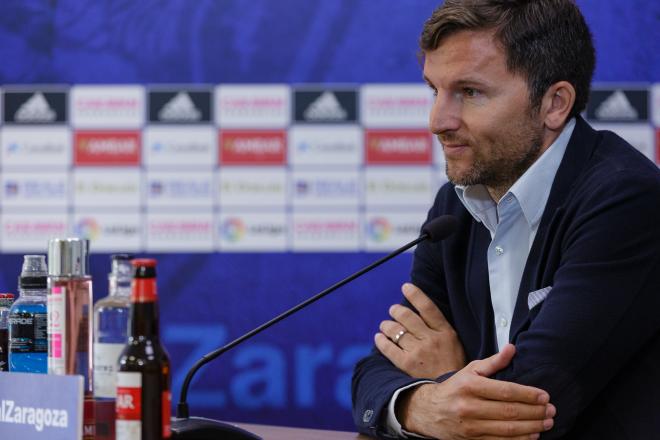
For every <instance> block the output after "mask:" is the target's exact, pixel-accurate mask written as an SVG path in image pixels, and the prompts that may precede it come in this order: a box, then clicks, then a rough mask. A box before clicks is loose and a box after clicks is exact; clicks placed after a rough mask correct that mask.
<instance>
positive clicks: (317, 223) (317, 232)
mask: <svg viewBox="0 0 660 440" xmlns="http://www.w3.org/2000/svg"><path fill="white" fill-rule="evenodd" d="M292 237H293V250H294V251H310V252H324V251H335V252H340V251H342V252H343V251H357V250H358V249H359V243H360V220H359V215H358V213H357V211H349V212H346V213H339V212H331V213H300V212H298V213H294V214H293V219H292Z"/></svg>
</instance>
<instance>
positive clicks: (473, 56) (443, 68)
mask: <svg viewBox="0 0 660 440" xmlns="http://www.w3.org/2000/svg"><path fill="white" fill-rule="evenodd" d="M502 69H504V70H506V58H505V54H504V50H503V49H502V48H501V46H500V45H499V44H498V43H497V40H496V37H495V35H494V32H493V31H459V32H456V33H454V34H452V35H449V36H447V37H445V38H443V39H442V41H441V42H440V44H439V45H438V47H437V49H435V50H432V51H427V52H425V53H424V77H425V78H427V79H429V80H432V79H433V77H434V76H436V75H437V74H456V75H461V76H464V75H468V74H470V75H472V76H477V77H478V76H482V74H485V73H487V72H493V71H496V70H502Z"/></svg>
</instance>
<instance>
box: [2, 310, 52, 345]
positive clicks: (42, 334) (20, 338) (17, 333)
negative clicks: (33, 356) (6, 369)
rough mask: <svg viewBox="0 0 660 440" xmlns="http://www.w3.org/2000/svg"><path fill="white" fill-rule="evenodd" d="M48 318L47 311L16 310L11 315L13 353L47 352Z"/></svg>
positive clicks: (10, 326) (10, 342) (10, 343)
mask: <svg viewBox="0 0 660 440" xmlns="http://www.w3.org/2000/svg"><path fill="white" fill-rule="evenodd" d="M47 325H48V319H47V317H46V314H45V313H30V312H20V311H19V312H16V313H12V314H11V315H9V328H10V333H11V339H10V341H9V346H10V350H11V352H12V353H46V352H47V351H48V344H47V338H48V335H47Z"/></svg>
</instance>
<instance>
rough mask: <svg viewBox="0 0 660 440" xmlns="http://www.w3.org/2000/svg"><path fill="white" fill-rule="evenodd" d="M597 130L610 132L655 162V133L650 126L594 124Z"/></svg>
mask: <svg viewBox="0 0 660 440" xmlns="http://www.w3.org/2000/svg"><path fill="white" fill-rule="evenodd" d="M592 125H593V127H594V128H595V129H596V130H610V131H613V132H614V133H616V134H618V135H619V136H621V137H622V138H624V139H625V140H626V141H627V142H628V143H630V144H631V145H632V146H633V147H635V148H636V149H637V150H639V151H640V152H642V154H644V156H646V157H648V158H649V159H651V160H652V161H655V132H654V131H653V127H651V126H650V125H648V124H592Z"/></svg>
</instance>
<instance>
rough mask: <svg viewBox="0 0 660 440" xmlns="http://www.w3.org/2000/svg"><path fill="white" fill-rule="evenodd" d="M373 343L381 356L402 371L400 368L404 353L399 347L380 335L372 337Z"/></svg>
mask: <svg viewBox="0 0 660 440" xmlns="http://www.w3.org/2000/svg"><path fill="white" fill-rule="evenodd" d="M374 342H375V344H376V348H378V350H379V351H380V352H381V353H382V354H383V356H385V357H386V358H387V359H389V360H390V362H392V363H393V364H394V365H395V366H396V367H397V368H399V369H400V370H403V368H401V366H402V365H403V356H404V353H403V350H401V348H400V347H398V346H397V345H396V344H395V343H394V342H392V341H390V339H389V338H388V337H387V336H385V335H384V334H382V333H376V336H374Z"/></svg>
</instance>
